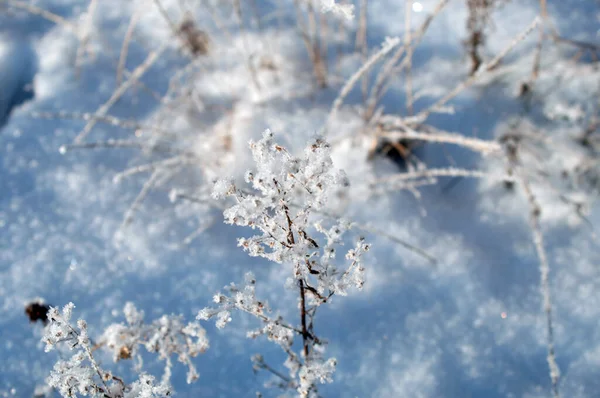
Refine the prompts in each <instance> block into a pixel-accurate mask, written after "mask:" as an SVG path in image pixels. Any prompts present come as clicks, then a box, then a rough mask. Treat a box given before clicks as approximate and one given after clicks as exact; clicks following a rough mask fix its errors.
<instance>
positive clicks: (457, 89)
mask: <svg viewBox="0 0 600 398" xmlns="http://www.w3.org/2000/svg"><path fill="white" fill-rule="evenodd" d="M540 22H541V19H540V17H535V19H534V20H533V21H532V22H531V24H529V26H528V27H527V29H525V30H524V31H523V32H522V33H520V34H519V35H518V36H516V37H515V38H514V39H513V41H512V42H511V43H510V44H509V45H508V46H506V47H505V48H504V49H503V50H502V51H501V52H500V53H499V54H498V55H496V57H495V58H494V59H492V60H491V61H490V62H489V63H486V64H483V65H481V66H480V67H479V69H478V70H477V72H475V73H474V74H473V75H471V76H470V77H469V78H467V79H466V80H464V81H462V82H461V83H459V84H458V85H457V86H456V87H454V89H452V90H451V91H450V92H449V93H448V94H446V95H445V96H444V97H442V98H440V99H439V100H438V101H437V102H436V103H435V104H433V105H432V106H430V107H429V108H427V109H425V110H423V111H422V112H419V113H418V114H417V115H416V116H414V117H411V118H407V119H406V120H405V123H410V124H413V123H414V124H419V123H423V122H424V121H425V120H426V119H427V118H428V117H429V115H431V114H432V113H434V112H437V111H439V110H440V109H441V108H443V106H444V105H446V103H447V102H448V101H450V100H452V99H453V98H454V97H456V96H457V95H458V94H460V93H461V92H462V91H463V90H465V89H466V88H468V87H470V86H471V85H473V83H475V82H476V81H477V79H478V78H479V77H480V76H481V75H483V74H484V73H485V72H489V71H491V70H492V69H494V68H495V67H497V66H498V64H499V63H500V61H502V60H503V59H504V57H506V55H507V54H508V53H509V52H510V51H511V50H512V49H513V48H515V47H516V46H517V44H519V43H520V42H522V41H523V40H525V38H526V37H527V36H528V35H529V34H530V33H531V32H532V31H533V30H534V29H535V28H536V27H537V26H538V25H539V24H540Z"/></svg>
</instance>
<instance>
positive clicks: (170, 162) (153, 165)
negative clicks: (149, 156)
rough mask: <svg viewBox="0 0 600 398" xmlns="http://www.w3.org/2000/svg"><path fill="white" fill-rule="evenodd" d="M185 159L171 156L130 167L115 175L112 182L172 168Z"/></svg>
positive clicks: (179, 156) (180, 156)
mask: <svg viewBox="0 0 600 398" xmlns="http://www.w3.org/2000/svg"><path fill="white" fill-rule="evenodd" d="M185 160H186V159H185V157H184V156H182V155H177V156H173V157H170V158H167V159H163V160H159V161H156V162H150V163H146V164H142V165H139V166H135V167H131V168H129V169H127V170H124V171H122V172H120V173H117V174H115V176H114V177H113V181H120V180H122V179H123V178H126V177H130V176H132V175H135V174H139V173H144V172H146V171H155V170H159V169H160V168H164V167H172V166H176V165H179V164H181V163H184V162H185Z"/></svg>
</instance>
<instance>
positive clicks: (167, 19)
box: [153, 0, 177, 36]
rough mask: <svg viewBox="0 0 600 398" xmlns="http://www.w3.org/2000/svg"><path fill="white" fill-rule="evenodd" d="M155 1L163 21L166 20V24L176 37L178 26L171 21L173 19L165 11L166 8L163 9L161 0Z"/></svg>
mask: <svg viewBox="0 0 600 398" xmlns="http://www.w3.org/2000/svg"><path fill="white" fill-rule="evenodd" d="M153 1H154V4H155V5H156V8H157V9H158V12H159V13H160V15H161V16H162V17H163V19H164V20H165V22H167V25H169V28H170V29H171V31H172V32H173V34H174V35H175V36H177V26H176V25H175V23H174V22H173V20H172V19H171V17H169V14H168V13H167V10H165V8H164V7H163V5H162V3H161V2H160V0H153Z"/></svg>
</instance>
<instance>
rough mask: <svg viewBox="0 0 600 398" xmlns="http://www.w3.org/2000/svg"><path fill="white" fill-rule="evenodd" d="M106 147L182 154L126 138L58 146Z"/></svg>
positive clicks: (71, 147)
mask: <svg viewBox="0 0 600 398" xmlns="http://www.w3.org/2000/svg"><path fill="white" fill-rule="evenodd" d="M106 148H136V149H142V150H148V151H154V152H166V153H176V154H179V155H183V154H184V153H182V152H181V151H179V150H175V149H172V148H169V147H167V146H164V145H152V144H146V143H142V142H137V141H128V140H108V141H104V142H89V143H83V144H71V145H63V146H61V147H60V151H61V152H67V151H71V150H73V149H106ZM186 155H188V156H189V155H192V156H193V154H191V153H186Z"/></svg>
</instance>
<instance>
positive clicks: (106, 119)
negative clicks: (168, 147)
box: [30, 111, 173, 136]
mask: <svg viewBox="0 0 600 398" xmlns="http://www.w3.org/2000/svg"><path fill="white" fill-rule="evenodd" d="M30 116H31V117H34V118H40V119H63V120H64V119H70V120H85V121H90V120H96V121H97V122H99V123H106V124H110V125H111V126H115V127H120V128H123V129H135V130H146V131H153V132H156V133H160V134H161V135H164V136H169V135H172V134H173V132H172V131H169V130H165V129H163V128H161V127H158V126H153V125H146V124H140V123H139V122H138V121H137V120H133V119H119V118H116V117H114V116H111V115H104V116H100V115H94V114H92V113H76V112H64V111H61V112H56V113H53V112H32V113H31V114H30Z"/></svg>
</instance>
